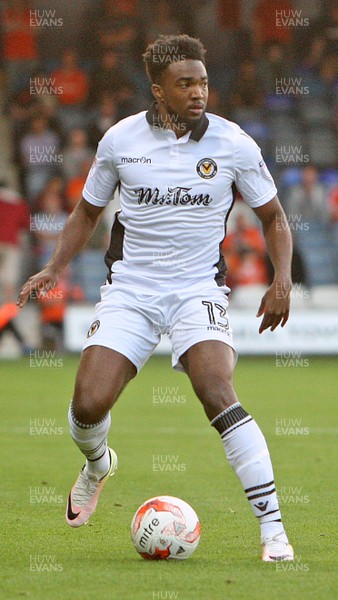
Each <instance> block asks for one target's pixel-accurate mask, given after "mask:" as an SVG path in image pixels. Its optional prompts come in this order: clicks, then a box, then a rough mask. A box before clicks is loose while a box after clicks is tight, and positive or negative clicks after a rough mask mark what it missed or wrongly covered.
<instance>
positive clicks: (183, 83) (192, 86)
mask: <svg viewBox="0 0 338 600" xmlns="http://www.w3.org/2000/svg"><path fill="white" fill-rule="evenodd" d="M153 92H154V95H155V97H156V98H157V100H158V101H159V104H160V110H165V112H166V113H167V114H168V115H170V116H174V115H176V116H177V117H178V120H179V121H181V122H184V123H187V124H189V125H192V126H193V125H194V124H195V123H196V122H197V121H199V119H200V118H201V117H202V116H203V114H204V112H205V109H206V105H207V101H208V76H207V72H206V70H205V66H204V64H203V63H202V62H201V61H200V60H182V61H179V62H172V63H171V64H170V65H169V66H168V68H167V69H166V70H165V71H164V73H163V76H162V81H161V85H157V86H153Z"/></svg>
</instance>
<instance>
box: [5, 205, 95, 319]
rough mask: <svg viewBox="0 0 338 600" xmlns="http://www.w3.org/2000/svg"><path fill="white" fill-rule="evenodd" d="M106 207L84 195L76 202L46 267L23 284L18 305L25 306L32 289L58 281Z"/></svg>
mask: <svg viewBox="0 0 338 600" xmlns="http://www.w3.org/2000/svg"><path fill="white" fill-rule="evenodd" d="M104 208H105V207H104V206H94V205H93V204H90V203H89V202H87V201H86V200H84V198H82V200H80V202H79V203H78V204H77V205H76V207H75V208H74V210H73V212H72V213H71V214H70V215H69V217H68V219H67V222H66V224H65V226H64V228H63V230H62V232H61V234H60V236H59V238H58V241H57V243H56V247H55V250H54V252H53V254H52V256H51V258H50V260H49V261H48V263H47V264H46V265H45V267H44V268H43V269H42V271H40V272H39V273H37V274H36V275H33V276H32V277H30V278H29V279H28V281H26V283H25V284H24V285H23V286H22V288H21V291H20V293H19V296H18V300H17V304H18V306H20V308H22V307H23V306H24V305H25V304H26V302H27V300H28V298H29V295H30V293H31V292H32V291H33V290H39V291H43V290H50V289H52V288H53V287H55V285H56V284H57V281H58V278H59V275H60V273H61V271H62V270H63V269H64V268H65V267H66V266H67V265H68V263H70V261H71V260H72V258H74V256H75V255H76V254H77V253H78V252H80V250H82V248H83V247H84V246H85V245H86V244H87V242H88V240H89V239H90V237H91V235H92V233H93V231H94V229H95V227H96V225H97V223H98V221H99V218H100V215H101V213H102V212H103V210H104Z"/></svg>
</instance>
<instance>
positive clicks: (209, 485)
mask: <svg viewBox="0 0 338 600" xmlns="http://www.w3.org/2000/svg"><path fill="white" fill-rule="evenodd" d="M77 362H78V358H75V357H63V358H60V360H59V362H58V363H54V366H50V367H48V366H47V365H46V363H45V361H43V362H40V366H37V364H36V365H35V366H30V360H29V358H25V359H22V360H20V361H14V362H3V363H2V365H1V367H0V372H1V383H0V390H1V404H2V419H1V423H0V429H1V442H2V452H1V462H2V463H3V464H2V467H3V468H2V475H1V488H2V494H1V497H2V502H1V511H2V544H1V555H2V556H1V577H0V579H1V584H0V586H1V587H0V597H1V598H3V599H4V600H11V599H12V598H13V599H16V598H26V597H27V598H32V599H34V600H40V599H41V600H56V599H61V598H62V599H64V600H74V599H75V600H79V599H83V600H87V599H88V600H90V599H95V600H155V599H161V598H162V599H164V598H167V599H169V598H172V599H178V600H223V599H229V600H236V599H245V600H247V599H250V600H251V599H253V600H255V599H261V598H267V597H268V598H269V600H275V599H276V600H284V599H288V600H289V599H290V600H294V599H300V600H302V599H304V598H306V599H307V600H310V599H313V600H318V599H320V600H326V599H328V600H329V599H330V600H331V599H332V598H333V597H335V585H336V583H337V581H336V579H335V566H334V556H335V551H334V522H335V515H334V491H335V490H334V487H335V481H336V479H335V471H334V468H335V462H336V461H335V457H336V451H335V450H334V442H335V434H336V432H337V422H334V411H335V406H334V400H335V396H336V392H335V391H334V385H333V382H334V377H335V371H336V360H335V359H328V358H322V359H320V358H312V357H310V358H309V359H308V362H306V361H304V368H300V367H297V368H292V367H288V368H277V367H276V365H275V360H274V358H257V359H249V358H241V359H240V360H239V363H238V366H237V369H236V390H237V392H238V395H239V398H240V400H241V402H242V403H243V405H244V407H245V408H246V409H247V410H248V411H250V412H251V413H252V414H253V415H254V416H255V418H256V419H257V421H258V423H259V424H260V426H261V428H262V429H263V431H264V433H265V435H266V438H267V441H268V444H269V447H270V452H271V455H272V459H273V463H274V469H275V479H276V483H277V488H278V490H279V496H280V501H281V508H282V512H283V516H284V522H285V525H286V528H287V531H288V534H289V537H290V541H291V542H292V543H293V545H294V548H295V553H296V561H295V562H294V563H279V564H269V563H268V564H266V563H262V562H261V560H260V546H259V528H258V525H257V523H256V522H255V519H254V518H253V516H252V514H251V510H250V508H249V506H248V505H247V502H246V500H245V497H244V493H243V491H242V489H241V486H240V484H239V482H238V480H237V478H236V477H235V475H234V474H233V472H232V470H231V469H230V467H229V466H228V464H227V461H226V458H225V455H224V451H223V448H222V446H221V443H220V440H219V436H218V434H217V433H216V431H214V430H213V428H211V427H210V426H209V425H208V422H207V419H206V417H205V416H204V413H203V410H202V408H201V406H200V404H199V402H198V400H197V399H196V398H195V396H194V394H193V391H192V389H191V386H190V383H189V381H188V378H187V377H186V376H184V375H182V374H179V373H175V372H173V371H172V370H171V367H170V359H169V358H168V357H153V358H152V359H151V360H150V361H149V363H148V364H147V365H146V366H145V367H144V369H143V371H142V372H141V373H140V374H139V376H138V377H137V378H136V379H135V380H134V381H133V382H131V383H130V385H129V386H128V387H127V389H126V390H125V392H124V394H123V396H122V398H121V399H120V401H119V403H118V404H117V405H116V407H115V408H114V410H113V411H112V420H113V423H112V428H111V431H110V438H109V440H110V444H111V445H112V447H113V448H114V449H115V450H116V452H117V454H118V456H119V463H120V466H119V471H118V473H117V475H115V476H114V477H113V478H112V479H111V480H110V481H109V482H108V483H107V485H106V487H105V489H104V491H103V493H102V496H101V498H100V502H99V506H98V510H97V512H96V513H95V515H94V516H93V517H92V519H91V521H90V524H88V525H87V526H85V527H83V528H80V529H78V530H73V529H71V528H70V527H68V526H67V525H66V523H65V520H64V509H65V501H66V498H67V495H68V493H69V490H70V488H71V486H72V485H73V482H74V480H75V477H76V475H77V473H78V471H79V469H80V467H81V466H82V464H83V460H82V457H81V455H80V453H79V451H78V449H77V448H76V446H75V445H74V444H73V442H72V440H71V439H70V437H69V434H68V423H67V410H68V405H69V400H70V398H71V395H72V389H73V380H74V375H75V371H76V365H77ZM160 494H168V495H174V496H179V497H181V498H183V499H184V500H186V501H187V502H189V503H190V504H191V505H192V506H193V508H194V509H195V510H196V512H197V514H198V515H199V518H200V521H201V526H202V536H201V542H200V545H199V547H198V548H197V550H196V552H195V554H194V555H193V556H192V557H191V558H190V559H189V560H187V561H183V562H175V561H172V562H149V561H144V560H143V559H141V558H140V557H139V556H138V554H137V553H136V552H135V550H134V548H133V547H132V544H131V542H130V522H131V519H132V517H133V514H134V512H135V511H136V509H137V508H138V506H139V505H140V504H141V503H142V502H144V501H145V500H146V499H147V498H149V497H151V496H155V495H160Z"/></svg>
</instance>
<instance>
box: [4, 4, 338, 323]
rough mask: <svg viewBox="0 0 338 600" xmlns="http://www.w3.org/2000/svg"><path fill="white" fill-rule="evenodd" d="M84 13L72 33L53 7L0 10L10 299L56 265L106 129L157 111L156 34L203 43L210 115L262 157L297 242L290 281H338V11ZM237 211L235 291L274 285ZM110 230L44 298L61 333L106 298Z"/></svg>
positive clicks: (227, 246)
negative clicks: (148, 51)
mask: <svg viewBox="0 0 338 600" xmlns="http://www.w3.org/2000/svg"><path fill="white" fill-rule="evenodd" d="M42 4H45V5H48V6H49V3H48V2H47V3H42ZM81 4H82V5H83V6H82V11H81V12H79V14H78V15H77V16H76V15H75V17H74V20H73V21H72V19H70V22H69V20H68V21H67V19H63V14H62V12H61V9H58V8H57V3H51V7H52V8H53V7H54V12H53V11H50V12H48V11H47V10H44V9H41V3H39V2H34V0H32V1H28V0H27V1H26V0H11V1H10V2H6V1H4V2H2V5H1V9H0V16H1V24H2V27H1V30H2V35H1V48H2V52H1V56H2V61H1V67H2V71H3V73H4V78H3V81H4V83H3V94H2V96H3V106H4V115H5V118H6V119H7V120H9V122H10V128H11V139H12V144H13V150H12V152H13V155H12V157H11V159H12V162H13V163H14V164H15V166H16V172H17V179H18V186H17V189H15V190H14V189H13V186H12V185H10V183H9V182H8V181H6V178H4V180H3V181H1V182H0V211H1V213H0V214H1V219H0V280H1V281H0V283H1V289H2V298H1V301H2V302H9V301H10V299H12V300H13V295H14V294H15V293H16V292H17V288H18V285H19V284H20V283H21V281H22V279H23V278H25V277H26V276H27V275H29V274H31V273H32V272H34V271H35V270H36V269H39V268H40V267H42V266H43V265H44V264H45V263H46V261H47V260H48V258H49V256H50V254H51V252H52V250H53V248H54V245H55V241H56V238H57V236H58V234H59V232H60V231H61V230H62V227H63V226H64V223H65V221H66V219H67V215H68V214H69V213H70V212H71V211H72V209H73V208H74V206H75V204H76V203H77V202H78V201H79V199H80V198H81V191H82V188H83V184H84V181H85V179H86V175H87V173H88V170H89V168H90V165H91V162H92V160H93V157H94V155H95V150H96V146H97V143H98V141H99V140H100V138H101V137H102V135H103V134H104V132H105V131H106V130H107V129H108V128H109V127H111V126H112V125H114V124H115V123H116V122H117V121H119V120H120V119H122V118H124V117H126V116H128V115H130V114H133V113H135V112H138V111H139V110H144V109H146V108H147V107H148V105H149V103H150V102H151V100H152V98H151V95H150V89H149V88H150V86H149V82H148V81H147V79H146V76H145V73H144V68H143V63H142V52H144V49H145V47H146V46H147V44H148V43H150V42H153V41H154V39H156V38H157V37H158V35H159V34H161V33H162V34H169V33H188V34H190V35H193V36H196V37H199V38H200V39H201V40H202V42H203V43H204V45H205V47H206V48H207V67H208V72H209V76H210V96H209V106H208V110H210V112H214V113H216V114H219V115H221V116H224V117H226V118H228V119H230V120H233V121H235V122H237V123H238V124H239V125H240V126H241V127H242V128H243V129H244V130H245V131H246V132H247V133H248V134H250V135H252V137H254V139H255V140H256V141H257V143H258V144H259V146H260V147H261V148H262V152H263V154H264V156H265V159H266V162H267V165H268V167H269V169H270V171H271V172H272V174H273V176H274V178H275V180H276V182H277V186H278V188H279V196H280V199H281V201H282V203H283V205H284V208H285V211H286V214H287V217H288V220H289V223H290V227H291V230H292V233H293V236H294V244H295V256H294V264H293V271H294V272H293V276H294V280H295V281H296V282H299V283H302V284H304V285H305V286H307V287H311V286H314V285H321V284H337V283H338V267H337V260H336V259H335V256H336V253H337V246H338V188H337V172H336V170H335V168H336V164H335V161H336V136H335V131H336V126H337V30H338V5H337V3H336V2H333V1H330V0H328V1H327V2H326V1H321V0H314V2H312V3H310V4H309V2H308V1H307V0H304V1H303V2H302V0H297V1H296V0H295V1H292V0H252V1H251V2H249V3H248V2H241V1H238V0H186V1H184V2H183V1H181V0H156V2H149V1H146V0H102V1H101V0H97V1H95V2H91V0H86V1H85V2H84V3H77V7H74V11H75V12H76V10H78V11H79V10H80V8H81V7H80V5H81ZM309 6H312V13H311V15H310V17H309V13H308V10H309ZM37 7H38V8H37ZM55 7H56V8H55ZM314 8H315V10H314ZM313 11H314V12H313ZM53 19H54V21H53ZM57 21H58V24H59V25H60V27H58V24H57ZM67 32H68V34H67ZM236 204H237V207H236V209H235V210H234V214H233V216H232V218H230V221H229V224H228V237H227V239H226V241H225V242H224V244H223V252H224V255H225V257H226V261H227V263H228V267H229V275H228V281H229V284H230V285H231V287H233V288H236V286H240V285H250V284H253V283H262V284H267V283H268V282H269V281H270V279H271V273H272V270H271V264H269V261H268V259H267V256H266V251H265V246H264V242H263V239H262V235H261V231H260V229H259V227H258V224H257V222H256V221H255V220H254V217H253V216H252V213H251V211H249V210H248V211H247V210H246V207H245V206H244V203H243V202H241V198H240V197H239V199H238V203H236ZM109 226H110V223H109V219H103V221H102V222H101V225H100V227H99V229H98V230H96V233H95V235H94V237H93V238H92V240H91V241H90V243H89V245H88V247H87V248H86V250H85V251H84V252H83V253H82V254H81V255H80V256H79V257H77V258H76V259H75V260H74V261H73V263H72V264H71V265H70V267H69V269H67V271H66V272H65V273H64V277H63V278H62V280H61V282H60V294H59V298H57V295H56V294H54V296H53V298H52V299H51V301H50V302H48V298H44V300H43V301H42V299H41V298H40V300H39V301H40V303H41V314H42V319H43V320H44V321H45V322H46V324H47V325H48V323H49V324H50V323H53V322H54V321H55V327H56V329H57V328H60V327H61V328H62V320H63V315H64V310H65V306H66V304H67V303H68V302H71V301H74V302H76V301H82V302H83V301H88V302H94V301H96V300H97V299H98V287H99V284H100V283H101V282H102V281H103V280H104V278H105V266H104V263H103V251H104V249H105V248H106V247H107V243H108V238H109ZM25 231H26V232H27V233H28V236H29V237H28V242H27V241H26V242H25V245H24V246H22V235H21V234H22V232H25ZM22 248H24V249H25V253H26V256H25V260H20V252H21V254H22ZM84 265H85V268H84ZM53 319H54V321H53ZM60 324H61V325H60ZM0 325H1V319H0Z"/></svg>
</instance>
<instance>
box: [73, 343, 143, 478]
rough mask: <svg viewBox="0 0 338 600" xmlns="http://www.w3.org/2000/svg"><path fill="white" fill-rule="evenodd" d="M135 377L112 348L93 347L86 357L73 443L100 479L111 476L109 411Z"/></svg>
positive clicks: (130, 366)
mask: <svg viewBox="0 0 338 600" xmlns="http://www.w3.org/2000/svg"><path fill="white" fill-rule="evenodd" d="M135 375H136V367H135V366H134V365H133V363H131V361H130V360H129V359H128V358H127V357H126V356H124V355H123V354H120V353H119V352H116V351H115V350H111V349H110V348H105V347H103V346H89V348H87V349H86V350H84V352H83V354H82V357H81V361H80V365H79V368H78V372H77V376H76V382H75V391H74V396H73V401H72V403H71V405H70V409H69V424H70V431H71V435H72V437H73V440H74V441H75V443H76V444H77V446H78V447H79V449H80V450H81V452H82V453H83V454H84V455H85V456H86V458H87V462H86V468H87V471H88V473H89V474H90V475H92V476H96V477H97V478H98V479H100V478H101V477H102V476H103V475H105V474H106V473H107V471H108V469H109V464H110V457H109V452H108V448H107V435H108V431H109V428H110V423H111V418H110V412H109V411H110V409H111V407H112V406H113V404H114V403H115V402H116V400H117V399H118V397H119V396H120V394H121V392H122V390H123V389H124V388H125V386H126V385H127V383H128V381H130V380H131V379H132V378H133V377H134V376H135Z"/></svg>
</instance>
